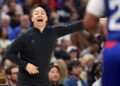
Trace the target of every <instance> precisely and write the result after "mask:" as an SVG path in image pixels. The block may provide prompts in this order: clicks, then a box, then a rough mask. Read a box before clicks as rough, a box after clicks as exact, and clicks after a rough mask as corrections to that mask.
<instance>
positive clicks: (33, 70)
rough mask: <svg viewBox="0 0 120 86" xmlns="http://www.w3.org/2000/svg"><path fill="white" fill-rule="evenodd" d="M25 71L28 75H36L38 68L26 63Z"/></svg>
mask: <svg viewBox="0 0 120 86" xmlns="http://www.w3.org/2000/svg"><path fill="white" fill-rule="evenodd" d="M26 70H27V72H28V73H29V74H37V73H39V71H38V67H36V66H35V65H33V64H31V63H28V64H27V66H26Z"/></svg>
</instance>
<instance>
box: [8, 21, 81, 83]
mask: <svg viewBox="0 0 120 86" xmlns="http://www.w3.org/2000/svg"><path fill="white" fill-rule="evenodd" d="M82 22H83V21H78V22H75V23H72V24H68V25H61V26H48V27H45V29H44V30H43V32H40V30H39V29H37V28H35V27H33V28H32V29H31V30H28V31H27V32H26V33H24V34H22V35H20V36H19V37H18V38H17V39H16V40H15V41H14V42H13V43H12V44H11V46H10V48H9V49H8V51H7V53H6V57H7V58H8V59H9V60H11V61H12V62H14V63H15V64H17V65H19V67H20V74H22V75H23V76H26V77H32V78H34V77H35V78H36V77H37V76H39V78H38V79H39V80H41V81H42V80H43V81H44V80H45V79H47V77H48V67H49V63H50V59H51V53H52V49H53V46H54V43H55V41H56V39H57V38H59V37H61V36H64V35H67V34H70V33H72V32H76V31H79V30H81V29H83V25H82ZM18 53H19V55H18ZM27 63H32V64H34V65H36V66H38V67H39V72H40V73H39V74H35V75H29V74H28V72H27V71H26V70H25V67H26V65H27Z"/></svg>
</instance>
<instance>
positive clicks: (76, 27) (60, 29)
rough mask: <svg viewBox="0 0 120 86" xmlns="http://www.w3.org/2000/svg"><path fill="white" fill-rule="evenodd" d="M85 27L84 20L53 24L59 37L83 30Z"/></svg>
mask: <svg viewBox="0 0 120 86" xmlns="http://www.w3.org/2000/svg"><path fill="white" fill-rule="evenodd" d="M83 28H84V26H83V20H80V21H76V22H74V23H71V24H67V25H59V26H53V30H54V31H55V33H56V34H57V36H58V37H61V36H64V35H67V34H70V33H73V32H76V31H80V30H83Z"/></svg>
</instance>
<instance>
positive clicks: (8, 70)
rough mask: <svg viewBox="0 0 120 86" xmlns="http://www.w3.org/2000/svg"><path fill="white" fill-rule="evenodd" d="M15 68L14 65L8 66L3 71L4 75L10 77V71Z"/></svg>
mask: <svg viewBox="0 0 120 86" xmlns="http://www.w3.org/2000/svg"><path fill="white" fill-rule="evenodd" d="M16 67H17V66H16V65H11V66H9V67H8V68H7V69H6V70H5V74H6V75H11V74H12V72H11V70H12V69H13V68H16Z"/></svg>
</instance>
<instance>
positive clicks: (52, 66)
mask: <svg viewBox="0 0 120 86" xmlns="http://www.w3.org/2000/svg"><path fill="white" fill-rule="evenodd" d="M54 67H55V68H57V70H58V72H59V73H60V68H59V67H58V66H57V65H50V66H49V69H48V71H50V70H51V69H52V68H54Z"/></svg>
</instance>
